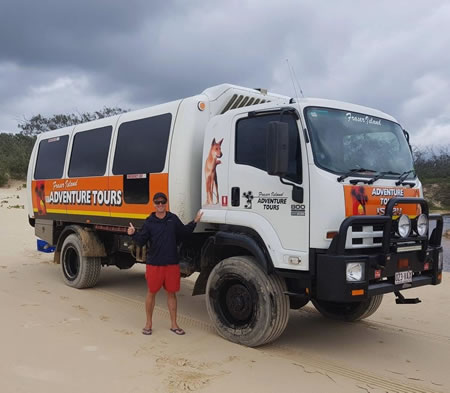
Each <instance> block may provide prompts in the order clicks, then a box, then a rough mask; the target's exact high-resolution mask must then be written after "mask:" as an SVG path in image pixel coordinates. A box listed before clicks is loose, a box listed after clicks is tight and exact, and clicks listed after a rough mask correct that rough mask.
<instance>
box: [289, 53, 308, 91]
mask: <svg viewBox="0 0 450 393" xmlns="http://www.w3.org/2000/svg"><path fill="white" fill-rule="evenodd" d="M286 63H287V66H288V68H289V73H290V75H291V81H292V85H293V86H294V92H295V97H296V98H297V97H298V93H297V89H296V87H295V83H294V80H295V82H297V86H298V89H299V90H300V94H301V95H302V97H303V98H305V96H304V95H303V90H302V87H301V86H300V82H299V81H298V79H297V75H296V74H295V70H294V69H293V68H292V67H291V65H290V63H289V59H286Z"/></svg>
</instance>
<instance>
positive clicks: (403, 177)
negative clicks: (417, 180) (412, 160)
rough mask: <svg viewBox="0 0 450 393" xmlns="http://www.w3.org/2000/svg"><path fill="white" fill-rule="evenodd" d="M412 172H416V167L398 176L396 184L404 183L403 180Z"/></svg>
mask: <svg viewBox="0 0 450 393" xmlns="http://www.w3.org/2000/svg"><path fill="white" fill-rule="evenodd" d="M412 172H414V173H415V172H416V171H415V170H414V169H411V170H409V171H405V172H403V173H402V174H401V175H400V177H399V178H398V180H397V181H396V182H395V185H396V186H399V185H400V184H402V183H403V180H405V179H406V178H407V177H408V175H409V174H410V173H412Z"/></svg>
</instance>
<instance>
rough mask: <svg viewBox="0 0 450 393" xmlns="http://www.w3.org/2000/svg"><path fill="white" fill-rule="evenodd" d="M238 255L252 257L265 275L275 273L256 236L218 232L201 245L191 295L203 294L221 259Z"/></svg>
mask: <svg viewBox="0 0 450 393" xmlns="http://www.w3.org/2000/svg"><path fill="white" fill-rule="evenodd" d="M239 255H248V256H253V257H254V258H255V260H256V263H257V264H258V265H259V266H260V267H261V268H262V269H263V271H264V272H266V273H267V274H272V273H273V272H274V271H275V269H274V266H273V262H272V259H271V258H270V255H269V253H268V251H267V248H266V246H265V244H264V242H263V241H262V239H261V238H260V237H259V236H258V235H257V234H256V235H255V234H250V233H247V232H243V231H239V232H237V231H232V232H229V231H218V232H216V233H215V234H214V235H212V236H210V237H209V238H208V239H207V240H206V242H205V243H204V245H203V248H202V252H201V259H200V275H199V277H198V278H197V281H196V283H195V286H194V290H193V295H202V294H204V293H205V291H206V282H207V280H208V276H209V273H210V272H211V270H212V269H213V268H214V266H216V265H217V264H218V263H219V262H220V261H221V260H223V259H226V258H230V257H233V256H239Z"/></svg>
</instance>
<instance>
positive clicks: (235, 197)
mask: <svg viewBox="0 0 450 393" xmlns="http://www.w3.org/2000/svg"><path fill="white" fill-rule="evenodd" d="M240 204H241V189H240V188H239V187H232V188H231V206H239V205H240Z"/></svg>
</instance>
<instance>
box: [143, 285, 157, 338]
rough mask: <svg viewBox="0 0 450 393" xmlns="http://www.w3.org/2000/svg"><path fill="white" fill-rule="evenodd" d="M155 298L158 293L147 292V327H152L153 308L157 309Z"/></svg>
mask: <svg viewBox="0 0 450 393" xmlns="http://www.w3.org/2000/svg"><path fill="white" fill-rule="evenodd" d="M155 298H156V293H151V292H150V291H148V292H147V296H146V298H145V314H146V316H147V322H146V324H145V329H151V328H152V316H153V310H154V309H155Z"/></svg>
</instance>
